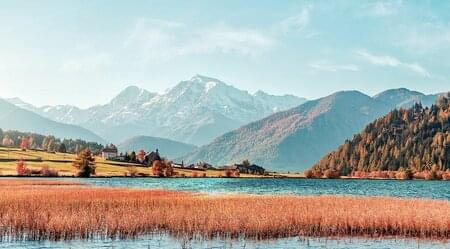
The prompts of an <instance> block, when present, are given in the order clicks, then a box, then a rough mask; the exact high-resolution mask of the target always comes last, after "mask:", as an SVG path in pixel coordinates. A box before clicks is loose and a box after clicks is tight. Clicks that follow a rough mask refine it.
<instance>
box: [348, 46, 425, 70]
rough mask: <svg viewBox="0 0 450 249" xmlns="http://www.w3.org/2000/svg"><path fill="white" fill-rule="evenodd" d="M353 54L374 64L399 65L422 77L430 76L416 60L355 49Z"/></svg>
mask: <svg viewBox="0 0 450 249" xmlns="http://www.w3.org/2000/svg"><path fill="white" fill-rule="evenodd" d="M355 54H356V55H357V56H359V57H360V58H362V59H364V60H366V61H368V62H369V63H371V64H374V65H380V66H388V67H401V68H405V69H408V70H410V71H413V72H415V73H417V74H420V75H422V76H424V77H431V74H430V73H429V72H428V71H427V70H426V69H425V68H424V67H423V66H421V65H420V64H418V63H416V62H413V63H407V62H403V61H401V60H400V59H398V58H396V57H393V56H390V55H374V54H371V53H369V52H367V51H365V50H359V51H355Z"/></svg>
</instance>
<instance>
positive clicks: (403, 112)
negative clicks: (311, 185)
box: [312, 96, 450, 179]
mask: <svg viewBox="0 0 450 249" xmlns="http://www.w3.org/2000/svg"><path fill="white" fill-rule="evenodd" d="M449 107H450V102H449V98H448V96H447V97H445V96H441V97H439V99H438V100H437V102H436V104H435V105H432V106H431V107H423V106H422V105H421V104H420V103H415V104H414V105H413V106H412V108H410V109H403V108H401V109H396V110H393V111H391V112H389V113H388V114H386V115H385V116H384V117H381V118H379V119H377V120H375V121H374V122H372V123H370V124H368V125H367V126H366V127H365V128H364V130H363V131H362V132H361V133H360V134H356V135H355V136H354V137H353V139H351V140H347V141H345V143H344V144H343V145H341V146H339V148H337V149H336V150H335V151H333V152H331V153H329V154H328V155H326V156H325V157H323V158H322V159H320V160H319V161H318V162H317V163H316V164H315V165H314V166H313V167H312V170H313V172H321V173H322V174H323V175H324V176H325V177H333V176H334V174H335V172H337V173H338V174H339V175H348V174H350V173H351V172H358V173H357V174H358V175H365V176H369V177H370V176H374V177H375V176H377V177H378V175H392V174H391V173H390V172H399V173H398V174H397V175H396V176H395V177H396V178H399V179H409V178H410V177H411V176H414V177H416V176H417V177H421V178H428V179H435V178H439V176H442V175H444V172H445V171H446V170H448V169H450V149H449V148H450V108H449ZM361 172H365V173H361ZM371 172H378V173H377V174H375V173H374V174H370V173H371ZM420 172H423V174H416V173H420ZM366 173H367V174H366ZM353 175H354V174H353Z"/></svg>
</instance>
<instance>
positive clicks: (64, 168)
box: [0, 147, 262, 178]
mask: <svg viewBox="0 0 450 249" xmlns="http://www.w3.org/2000/svg"><path fill="white" fill-rule="evenodd" d="M6 158H8V159H12V160H14V161H11V162H0V176H1V175H8V176H15V175H17V172H16V160H19V159H24V160H25V163H26V166H27V168H29V169H30V170H39V169H41V168H42V167H43V166H44V165H47V166H48V167H49V168H51V169H55V170H58V173H59V175H60V176H73V175H75V174H76V172H75V170H74V167H73V165H72V161H73V160H74V159H75V155H73V154H68V153H48V152H43V151H33V150H27V151H21V150H20V149H17V148H10V149H8V148H5V147H0V159H6ZM27 159H42V160H43V162H32V161H27ZM52 160H59V161H61V162H54V161H52ZM62 161H67V162H62ZM95 162H96V176H101V177H109V176H122V177H123V176H127V175H128V176H130V172H129V168H130V167H135V169H136V175H138V176H140V175H152V170H151V169H150V168H147V167H137V166H139V165H137V164H133V163H122V162H121V163H119V162H114V161H107V160H104V159H103V158H101V157H95ZM194 171H195V170H190V169H175V172H176V173H177V174H178V176H182V175H183V174H184V176H188V177H190V176H191V175H192V173H193V172H194ZM195 172H196V171H195ZM204 173H206V177H221V176H224V175H225V174H224V171H221V170H207V171H204ZM199 174H200V173H199ZM202 174H203V173H201V174H200V175H202ZM240 177H241V178H245V177H262V176H257V175H250V174H241V176H240Z"/></svg>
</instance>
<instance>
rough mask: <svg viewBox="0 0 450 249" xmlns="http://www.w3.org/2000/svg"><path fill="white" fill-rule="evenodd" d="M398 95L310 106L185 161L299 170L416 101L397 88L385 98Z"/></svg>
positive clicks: (352, 94) (356, 96)
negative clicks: (247, 162)
mask: <svg viewBox="0 0 450 249" xmlns="http://www.w3.org/2000/svg"><path fill="white" fill-rule="evenodd" d="M399 92H403V94H404V95H405V98H403V99H397V100H398V101H391V102H388V101H385V100H380V99H378V98H376V97H374V98H371V97H369V96H367V95H365V94H363V93H360V92H357V91H345V92H338V93H335V94H333V95H330V96H327V97H324V98H321V99H318V100H313V101H308V102H306V103H304V104H302V105H300V106H298V107H295V108H293V109H290V110H288V111H284V112H279V113H276V114H273V115H271V116H269V117H267V118H264V119H262V120H259V121H256V122H253V123H250V124H248V125H246V126H243V127H241V128H239V129H237V130H234V131H232V132H229V133H227V134H225V135H223V136H221V137H218V138H217V139H215V140H214V141H213V142H212V143H210V144H208V145H205V146H202V147H200V148H199V149H198V150H197V151H195V152H194V153H192V154H190V155H187V156H185V157H183V159H184V160H185V161H186V162H196V161H200V160H204V161H207V162H210V163H213V164H218V165H222V164H229V163H234V162H239V161H241V160H243V159H250V160H251V161H252V162H253V163H256V164H261V165H263V166H264V167H267V168H271V169H276V170H297V171H300V170H303V169H305V168H306V167H308V166H310V165H311V164H313V163H314V162H316V161H317V160H318V159H320V157H321V156H323V155H324V154H325V153H327V152H329V151H331V150H332V149H333V148H336V147H337V146H338V145H339V144H341V143H342V142H343V141H344V140H345V139H347V138H349V137H351V136H352V135H353V134H354V133H356V132H358V131H360V130H361V129H362V128H363V127H364V126H365V125H366V124H367V123H368V122H370V121H372V120H373V119H375V118H377V117H379V116H381V115H383V114H385V113H387V112H389V111H390V110H391V109H393V108H395V107H396V106H397V105H399V104H400V103H401V102H403V101H405V99H410V98H413V97H414V96H416V95H415V94H414V92H412V91H410V93H406V92H404V89H393V90H391V91H389V92H384V93H383V95H384V96H385V97H387V96H390V95H398V94H399ZM380 96H381V95H380ZM388 99H390V98H389V97H388Z"/></svg>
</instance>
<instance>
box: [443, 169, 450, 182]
mask: <svg viewBox="0 0 450 249" xmlns="http://www.w3.org/2000/svg"><path fill="white" fill-rule="evenodd" d="M442 180H444V181H448V180H450V170H446V171H445V172H444V173H443V174H442Z"/></svg>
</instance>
